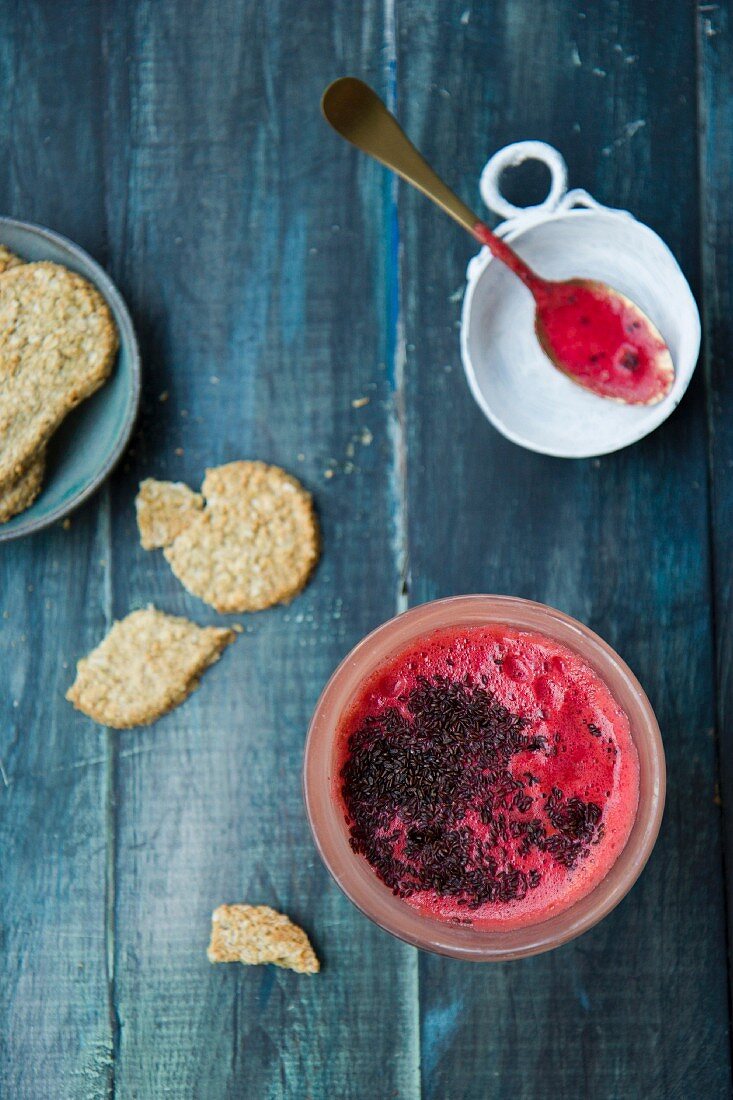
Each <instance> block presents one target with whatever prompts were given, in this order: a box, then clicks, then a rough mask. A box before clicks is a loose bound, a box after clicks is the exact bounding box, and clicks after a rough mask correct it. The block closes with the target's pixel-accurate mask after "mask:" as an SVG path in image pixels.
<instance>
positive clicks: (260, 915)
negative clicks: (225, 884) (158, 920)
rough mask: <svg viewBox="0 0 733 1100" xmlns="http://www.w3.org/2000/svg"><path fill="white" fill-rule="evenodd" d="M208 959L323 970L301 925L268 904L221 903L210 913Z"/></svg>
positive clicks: (301, 970) (311, 971)
mask: <svg viewBox="0 0 733 1100" xmlns="http://www.w3.org/2000/svg"><path fill="white" fill-rule="evenodd" d="M206 954H207V956H208V958H209V962H213V963H218V962H241V963H244V964H245V965H248V966H256V965H257V964H258V963H274V964H275V966H281V967H283V968H284V969H285V970H295V971H297V972H298V974H317V973H318V971H319V970H320V969H321V964H320V963H319V961H318V959H317V957H316V953H315V951H314V950H313V948H312V947H311V943H310V940H309V939H308V937H307V936H306V934H305V932H304V931H303V929H302V928H299V927H298V926H297V924H293V922H292V921H291V920H290V918H289V917H286V916H285V914H284V913H278V912H277V910H276V909H271V908H270V906H269V905H220V906H219V907H218V909H215V910H214V912H213V913H212V915H211V943H210V944H209V948H208V951H207V952H206Z"/></svg>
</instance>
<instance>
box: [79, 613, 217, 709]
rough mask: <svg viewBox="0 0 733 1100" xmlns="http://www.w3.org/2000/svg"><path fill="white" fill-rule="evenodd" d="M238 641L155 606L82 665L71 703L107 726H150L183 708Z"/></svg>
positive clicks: (132, 617) (119, 626) (115, 630)
mask: <svg viewBox="0 0 733 1100" xmlns="http://www.w3.org/2000/svg"><path fill="white" fill-rule="evenodd" d="M235 638H236V634H235V632H234V631H233V630H223V629H220V628H218V627H213V626H210V627H200V626H197V625H196V624H195V623H191V622H189V621H188V619H182V618H179V617H177V616H175V615H166V614H164V613H163V612H162V611H157V610H156V609H155V608H154V607H148V608H146V609H145V610H144V611H133V612H131V614H129V615H128V616H127V617H126V618H125V619H122V620H120V621H119V622H116V623H115V624H114V626H113V627H112V629H111V630H110V632H109V634H108V635H107V637H106V638H104V640H103V641H102V642H100V644H99V645H98V646H97V648H96V649H93V650H92V652H91V653H90V654H89V655H88V656H87V657H84V658H82V660H81V661H79V663H78V664H77V666H76V680H75V681H74V683H73V684H72V685H71V687H70V688H69V690H68V691H67V693H66V698H67V699H68V700H69V701H70V702H71V703H73V704H74V706H75V707H76V708H77V709H78V710H81V711H83V712H84V714H88V715H89V717H90V718H93V719H94V721H95V722H100V723H101V724H102V725H104V726H113V727H114V728H115V729H129V728H130V727H131V726H147V725H149V724H150V723H151V722H154V721H155V719H156V718H160V716H161V715H162V714H165V713H166V712H167V711H169V710H172V709H173V707H176V706H178V704H179V703H182V702H183V700H184V699H185V698H186V697H187V696H188V695H190V694H191V692H192V691H194V690H195V689H196V688H197V687H198V679H199V676H200V675H201V673H202V672H204V670H205V669H207V668H208V667H209V665H212V664H214V662H215V661H218V659H219V657H220V655H221V653H222V651H223V650H224V649H225V648H226V647H227V646H228V645H230V644H231V643H232V642H233V641H234V639H235Z"/></svg>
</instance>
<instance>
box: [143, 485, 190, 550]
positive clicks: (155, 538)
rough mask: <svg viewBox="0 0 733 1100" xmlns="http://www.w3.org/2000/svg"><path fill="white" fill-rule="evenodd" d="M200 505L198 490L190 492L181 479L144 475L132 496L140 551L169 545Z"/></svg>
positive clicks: (186, 525)
mask: <svg viewBox="0 0 733 1100" xmlns="http://www.w3.org/2000/svg"><path fill="white" fill-rule="evenodd" d="M203 506H204V498H203V497H202V496H201V493H194V491H193V489H189V487H188V485H184V484H183V482H182V481H156V480H155V478H152V477H147V478H145V480H144V481H141V482H140V491H139V492H138V494H137V496H136V497H135V511H136V513H137V526H138V530H139V531H140V545H141V546H142V548H143V550H157V549H159V548H160V547H162V546H170V544H171V543H172V542H173V540H174V539H175V537H176V536H177V535H180V533H181V531H183V530H185V528H186V527H188V525H189V523H190V522H191V520H192V519H193V518H194V516H195V515H196V513H197V512H200V511H201V509H202V508H203Z"/></svg>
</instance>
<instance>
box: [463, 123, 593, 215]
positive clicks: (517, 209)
mask: <svg viewBox="0 0 733 1100" xmlns="http://www.w3.org/2000/svg"><path fill="white" fill-rule="evenodd" d="M525 160H539V161H541V162H542V163H543V164H546V165H547V167H548V168H549V170H550V190H549V191H548V193H547V197H546V198H545V199H544V200H543V201H542V202H541V203H538V204H537V205H535V206H514V204H513V203H511V202H509V200H508V199H505V198H504V196H503V195H502V193H501V191H500V190H499V181H500V178H501V174H502V172H503V171H504V169H505V168H510V167H511V168H513V167H515V166H516V165H518V164H522V163H524V161H525ZM567 185H568V168H567V165H566V163H565V161H564V160H563V158H562V156H561V155H560V153H559V152H558V151H557V149H555V148H553V146H552V145H547V143H546V142H544V141H515V142H514V143H513V144H512V145H505V146H504V148H503V149H499V150H498V152H496V153H494V155H493V156H492V157H491V159H490V160H489V161H488V163H487V165H486V167H485V168H484V170H483V172H482V173H481V180H480V183H479V190H480V192H481V198H482V199H483V201H484V203H485V204H486V206H488V207H489V209H490V210H493V211H494V213H495V214H498V215H499V216H500V217H501V218H507V219H510V220H515V219H517V218H525V217H527V216H530V217H532V218H534V217H536V216H537V215H538V214H552V213H554V212H555V210H556V209H557V207H558V205H559V204H560V202H561V201H562V200H563V198H564V197H565V194H566V191H567ZM571 194H574V195H575V196H576V199H577V198H578V197H579V194H580V193H579V192H577V191H576V192H571ZM584 194H585V193H584ZM588 198H589V199H590V196H588ZM590 201H591V203H592V202H593V200H592V199H591V200H590Z"/></svg>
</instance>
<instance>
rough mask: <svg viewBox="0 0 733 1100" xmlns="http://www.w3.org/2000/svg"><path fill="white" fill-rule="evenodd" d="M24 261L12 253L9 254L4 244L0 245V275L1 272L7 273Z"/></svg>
mask: <svg viewBox="0 0 733 1100" xmlns="http://www.w3.org/2000/svg"><path fill="white" fill-rule="evenodd" d="M23 262H24V261H23V260H21V258H20V256H16V255H15V253H14V252H11V251H10V249H9V248H6V247H5V245H4V244H0V275H2V273H3V271H7V270H8V268H11V267H19V266H20V265H21V264H22V263H23Z"/></svg>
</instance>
